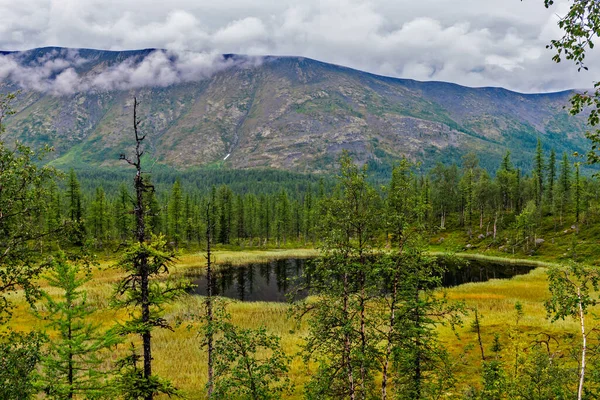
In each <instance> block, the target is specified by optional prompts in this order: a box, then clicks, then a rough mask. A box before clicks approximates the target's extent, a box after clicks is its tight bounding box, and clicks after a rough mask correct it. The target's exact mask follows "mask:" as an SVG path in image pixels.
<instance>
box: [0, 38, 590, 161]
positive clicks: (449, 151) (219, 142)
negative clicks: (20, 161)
mask: <svg viewBox="0 0 600 400" xmlns="http://www.w3.org/2000/svg"><path fill="white" fill-rule="evenodd" d="M153 54H163V55H164V56H162V58H160V59H161V60H163V61H162V62H163V63H164V62H165V61H164V60H167V61H166V62H167V63H168V62H173V63H176V62H178V60H176V59H172V58H169V57H171V56H170V55H165V54H166V53H162V52H160V53H155V52H154V51H153V50H140V51H129V52H110V51H97V50H65V49H57V48H43V49H35V50H31V51H27V52H22V53H8V52H3V53H0V61H3V62H4V63H6V62H8V61H11V62H13V63H17V64H18V65H20V66H21V67H23V68H24V69H23V70H24V71H25V72H22V71H21V76H18V75H17V74H16V72H13V73H12V75H11V74H10V73H8V74H6V73H5V74H4V75H2V71H1V70H0V82H2V83H0V91H5V92H6V91H12V90H15V89H18V88H19V87H21V86H25V89H24V90H23V91H22V95H21V96H20V97H19V101H18V102H17V104H16V111H17V113H16V114H15V115H14V116H12V117H11V118H10V119H8V120H7V134H6V135H7V137H6V138H7V139H9V140H13V139H19V140H22V141H25V142H26V143H29V144H32V145H34V146H38V145H43V144H50V145H52V146H54V148H55V153H54V155H53V157H54V158H55V159H54V161H53V163H55V164H56V165H75V166H77V165H82V164H89V165H102V166H107V165H116V164H118V163H119V161H118V158H119V154H121V153H123V152H126V151H127V148H128V147H129V146H130V145H131V143H132V137H131V135H132V132H131V119H132V115H131V114H132V98H133V96H134V95H137V96H138V98H139V99H140V100H141V103H142V106H141V114H142V116H143V118H144V123H145V132H146V133H147V134H148V138H149V142H150V143H151V153H152V156H153V158H154V159H156V160H157V162H158V163H160V164H166V165H172V166H175V167H178V168H187V167H190V166H210V167H230V168H254V167H272V168H278V169H284V170H291V171H295V172H315V171H316V172H318V171H323V170H330V169H331V168H332V167H333V165H334V162H333V160H335V158H336V157H337V154H339V153H340V152H341V151H342V150H344V149H346V150H349V151H350V152H351V153H352V154H353V155H354V156H355V157H356V158H357V159H358V160H359V161H360V162H370V164H372V165H386V164H389V163H390V162H393V161H394V160H396V159H398V158H399V157H401V156H403V155H405V156H407V157H409V158H410V159H412V160H414V161H426V164H427V166H430V165H432V164H433V162H434V161H436V160H441V161H444V162H457V161H459V160H460V157H461V156H462V155H463V154H464V153H466V152H468V151H471V150H473V151H475V152H477V153H478V154H479V155H480V158H481V160H482V164H483V165H484V166H485V167H488V168H491V169H495V168H496V167H497V165H498V164H499V160H500V158H501V157H502V155H503V154H504V153H505V152H506V150H510V151H511V152H512V158H513V160H514V161H515V163H516V164H517V165H519V166H523V167H525V168H528V167H529V163H530V160H532V158H533V151H534V149H535V145H536V141H537V138H538V137H540V138H541V139H542V141H543V143H544V147H545V148H550V147H554V148H555V149H556V151H557V153H559V154H560V153H562V152H563V151H568V152H573V151H578V152H580V153H585V151H586V148H587V147H588V144H587V141H586V139H585V137H584V134H583V132H584V130H585V121H584V118H580V117H579V118H576V117H570V116H569V115H568V113H567V112H566V111H565V110H564V109H563V106H565V105H567V104H568V98H569V96H570V92H560V93H550V94H519V93H515V92H511V91H508V90H505V89H501V88H467V87H462V86H459V85H455V84H450V83H442V82H417V81H413V80H405V79H394V78H388V77H382V76H376V75H373V74H368V73H364V72H361V71H357V70H352V69H349V68H344V67H340V66H336V65H331V64H326V63H322V62H318V61H314V60H310V59H306V58H299V57H264V58H260V59H256V58H255V59H249V58H246V57H243V56H234V55H228V56H223V57H222V58H221V60H220V61H221V62H222V63H221V64H220V67H218V68H214V64H211V65H212V66H213V68H212V69H211V71H210V73H205V74H204V73H201V74H197V76H196V77H195V78H193V79H186V80H182V79H173V80H172V81H168V80H167V81H166V83H165V81H164V80H161V79H160V77H162V76H163V75H160V76H159V75H156V77H155V78H153V79H156V85H157V86H155V87H152V85H153V81H152V80H150V81H149V82H146V83H140V84H138V85H133V84H129V85H124V86H123V85H121V86H119V85H116V84H115V85H112V84H109V83H106V82H104V83H103V85H104V86H98V85H96V86H93V87H91V88H89V87H88V88H87V89H85V90H79V91H75V92H72V93H70V92H68V91H67V92H65V93H57V92H56V89H53V90H48V89H47V88H44V87H42V86H43V85H42V86H40V85H41V84H39V82H46V81H48V80H52V79H56V80H57V81H58V80H59V79H63V78H64V76H67V75H68V74H62V72H64V71H65V70H66V69H67V68H72V71H74V73H76V74H77V75H78V76H80V77H87V78H86V79H88V80H89V81H92V80H93V79H96V81H97V80H98V79H97V78H94V77H97V76H98V74H101V73H102V72H103V71H108V72H110V74H104V75H102V76H103V77H107V76H108V77H109V78H110V77H113V76H114V77H115V79H118V76H117V74H118V73H120V72H122V71H123V68H124V67H123V65H125V66H126V67H127V68H129V70H128V71H134V72H136V71H137V72H136V73H138V72H139V68H138V69H136V68H137V66H139V65H141V64H142V63H143V62H144V60H145V59H147V58H148V57H151V56H152V55H153ZM7 60H8V61H7ZM64 60H67V61H64ZM146 64H147V63H146ZM48 65H51V66H52V67H51V68H49V67H47V66H48ZM41 67H44V68H45V69H44V71H45V73H46V74H47V76H44V77H43V79H38V78H36V79H37V80H35V82H34V83H35V84H38V86H40V87H38V88H36V87H35V84H30V85H29V86H27V84H23V82H26V83H27V82H29V81H30V80H31V81H34V78H32V77H29V76H28V74H34V72H36V71H37V72H39V70H40V68H41ZM15 68H16V67H15ZM27 68H30V69H27ZM36 68H37V69H36ZM161 68H164V66H162V67H161ZM48 71H49V72H48ZM161 71H164V70H161ZM37 72H36V73H37ZM44 79H45V80H44ZM127 79H130V78H127ZM131 79H133V78H131ZM16 82H20V83H19V84H17V83H16ZM61 82H62V81H61ZM94 82H95V81H94ZM149 85H150V86H149ZM53 87H54V88H56V87H58V86H53ZM228 155H229V156H228Z"/></svg>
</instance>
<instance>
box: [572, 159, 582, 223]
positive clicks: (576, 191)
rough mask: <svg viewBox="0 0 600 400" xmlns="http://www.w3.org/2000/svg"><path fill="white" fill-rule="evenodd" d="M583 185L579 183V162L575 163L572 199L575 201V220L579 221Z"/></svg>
mask: <svg viewBox="0 0 600 400" xmlns="http://www.w3.org/2000/svg"><path fill="white" fill-rule="evenodd" d="M582 191H583V187H582V184H581V177H580V176H579V163H578V162H577V163H575V179H574V182H573V200H574V202H575V204H574V207H575V222H576V223H579V215H580V213H581V201H582Z"/></svg>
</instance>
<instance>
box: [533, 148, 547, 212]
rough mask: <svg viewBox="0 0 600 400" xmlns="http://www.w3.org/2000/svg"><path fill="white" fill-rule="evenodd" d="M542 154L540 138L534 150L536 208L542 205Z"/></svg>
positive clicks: (543, 166) (543, 165)
mask: <svg viewBox="0 0 600 400" xmlns="http://www.w3.org/2000/svg"><path fill="white" fill-rule="evenodd" d="M544 169H545V163H544V152H543V150H542V141H541V140H540V138H538V140H537V147H536V149H535V175H536V178H537V180H536V189H537V191H536V200H535V201H536V205H537V206H538V207H540V206H541V204H542V197H543V195H544Z"/></svg>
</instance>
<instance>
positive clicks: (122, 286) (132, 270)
mask: <svg viewBox="0 0 600 400" xmlns="http://www.w3.org/2000/svg"><path fill="white" fill-rule="evenodd" d="M173 260H174V253H173V251H172V250H170V249H169V248H168V246H167V243H166V240H165V238H164V236H153V237H152V238H151V239H150V240H149V241H147V242H142V243H139V242H134V243H132V244H131V245H130V246H129V247H128V248H127V249H126V250H125V251H124V252H123V255H122V256H121V259H120V260H119V262H118V263H117V265H116V266H117V267H118V268H120V269H122V270H123V272H125V273H126V274H127V276H126V277H125V278H123V279H122V280H121V281H120V282H118V283H117V285H116V287H115V292H114V297H113V302H112V304H113V307H115V308H117V309H123V308H124V309H128V310H129V317H130V319H129V320H128V321H127V322H126V323H125V324H123V325H121V327H120V329H119V331H120V332H121V333H122V334H130V333H132V334H142V333H144V332H149V331H151V330H152V329H153V328H154V327H160V328H168V329H170V326H169V324H168V322H167V321H166V320H165V319H164V318H163V316H162V315H163V311H164V309H163V305H164V304H167V303H170V302H173V301H175V300H177V299H178V298H180V297H181V296H183V295H185V294H186V290H187V289H188V287H189V283H188V282H187V281H186V280H181V279H160V280H158V279H157V278H160V277H161V276H163V275H165V276H166V275H168V274H169V268H170V267H172V266H173ZM141 262H145V266H146V268H147V273H148V279H149V281H150V285H149V296H148V300H147V306H148V308H149V311H150V314H149V320H148V321H147V322H143V321H142V316H141V310H140V306H141V304H142V293H141V291H140V285H141V281H142V278H143V277H142V275H141V274H140V263H141Z"/></svg>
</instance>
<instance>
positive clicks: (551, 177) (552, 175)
mask: <svg viewBox="0 0 600 400" xmlns="http://www.w3.org/2000/svg"><path fill="white" fill-rule="evenodd" d="M555 181H556V152H555V151H554V149H552V150H551V151H550V159H549V160H548V202H549V203H550V205H551V206H552V207H554V191H555V188H554V186H555Z"/></svg>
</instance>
